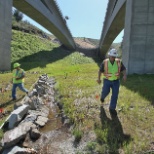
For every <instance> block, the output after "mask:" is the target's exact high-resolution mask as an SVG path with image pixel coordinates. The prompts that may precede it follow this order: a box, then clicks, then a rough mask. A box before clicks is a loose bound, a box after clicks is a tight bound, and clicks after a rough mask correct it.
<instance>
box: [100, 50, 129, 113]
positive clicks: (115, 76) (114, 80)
mask: <svg viewBox="0 0 154 154" xmlns="http://www.w3.org/2000/svg"><path fill="white" fill-rule="evenodd" d="M108 56H109V58H106V59H105V60H103V62H102V63H101V65H100V69H99V71H98V79H97V82H98V84H100V83H101V75H102V74H103V87H102V92H101V98H100V101H101V103H104V100H105V98H106V97H107V95H108V94H109V93H110V89H112V96H111V100H110V104H109V112H110V114H111V116H117V111H116V105H117V100H118V94H119V86H120V75H121V73H122V74H123V80H124V81H126V79H127V75H126V67H125V66H124V65H123V63H122V61H121V60H120V59H118V58H117V56H118V54H117V50H116V49H111V50H110V51H109V52H108Z"/></svg>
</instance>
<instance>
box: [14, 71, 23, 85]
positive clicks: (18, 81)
mask: <svg viewBox="0 0 154 154" xmlns="http://www.w3.org/2000/svg"><path fill="white" fill-rule="evenodd" d="M23 73H24V70H23V69H19V70H17V69H14V70H13V83H23V82H24V78H23V79H20V80H16V78H20V77H22V75H23Z"/></svg>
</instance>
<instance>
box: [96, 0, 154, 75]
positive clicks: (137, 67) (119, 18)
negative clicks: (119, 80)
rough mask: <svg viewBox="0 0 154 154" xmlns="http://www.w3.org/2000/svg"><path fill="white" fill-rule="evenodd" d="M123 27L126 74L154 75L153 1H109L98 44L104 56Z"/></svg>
mask: <svg viewBox="0 0 154 154" xmlns="http://www.w3.org/2000/svg"><path fill="white" fill-rule="evenodd" d="M122 29H124V40H123V48H122V60H123V63H124V64H125V66H126V67H127V73H128V74H133V73H137V74H144V73H152V74H154V0H109V2H108V7H107V11H106V17H105V21H104V26H103V30H102V34H101V38H100V43H99V47H100V54H101V56H102V57H104V55H105V54H106V52H107V51H108V49H109V48H110V46H111V44H112V42H113V41H114V39H115V38H116V37H117V35H118V34H119V33H120V32H121V30H122Z"/></svg>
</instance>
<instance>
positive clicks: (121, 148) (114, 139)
mask: <svg viewBox="0 0 154 154" xmlns="http://www.w3.org/2000/svg"><path fill="white" fill-rule="evenodd" d="M81 42H82V41H81ZM86 42H88V40H86ZM78 43H79V42H78ZM83 46H84V45H83ZM86 46H88V47H91V46H92V45H91V43H88V44H87V43H86ZM116 47H118V45H117V46H116ZM11 53H12V60H11V61H12V63H14V62H16V61H17V62H19V63H21V67H22V68H24V69H25V71H26V82H25V86H26V88H28V89H30V88H31V86H32V85H33V84H34V83H35V81H36V80H37V78H38V77H39V75H41V74H43V73H47V74H48V75H49V76H52V77H54V78H55V80H56V90H57V91H58V94H57V96H56V102H60V103H61V104H62V107H63V112H64V113H65V114H66V116H67V117H68V118H69V122H70V123H69V124H68V127H62V126H61V125H59V123H58V120H57V117H54V118H53V117H52V118H53V119H50V122H49V125H48V128H47V132H45V133H48V134H50V135H51V134H52V133H53V132H54V141H53V140H52V137H53V136H51V137H50V138H48V137H46V138H43V139H44V140H45V142H41V145H39V146H38V145H35V146H34V148H35V147H43V150H44V153H47V151H46V150H47V149H50V150H51V151H52V150H55V149H56V150H59V153H63V154H75V153H76V154H77V153H78V154H79V153H80V154H82V153H86V154H104V153H109V154H150V153H152V152H153V151H154V131H153V124H154V123H153V118H154V110H153V106H154V96H153V91H154V87H153V85H154V75H130V76H128V80H127V82H126V83H124V82H123V81H122V80H121V87H120V94H119V99H118V106H117V111H118V117H117V118H116V119H112V118H111V116H110V114H109V111H108V106H109V101H110V96H111V94H109V96H108V97H107V98H106V100H105V103H104V105H103V107H100V106H101V103H100V100H99V99H100V93H101V89H102V85H98V84H97V83H96V80H97V72H98V69H99V65H100V61H99V60H98V59H97V58H96V57H95V58H94V57H87V56H86V55H82V54H81V53H79V52H78V51H71V52H70V51H68V50H66V49H64V48H62V47H61V46H60V45H59V44H58V43H57V44H55V43H54V42H52V41H51V40H49V39H46V38H42V37H40V36H38V35H34V34H29V33H24V32H20V31H15V30H13V37H12V42H11ZM11 77H12V74H11V73H10V72H8V73H3V74H0V78H1V81H0V107H1V108H3V109H4V110H5V111H6V112H5V114H1V120H0V124H2V122H3V121H4V120H5V118H7V116H8V115H9V113H10V112H11V111H12V110H13V108H14V104H15V103H16V102H12V101H10V100H11V97H10V95H11V86H12V85H11V83H10V80H11ZM147 81H148V82H147ZM17 96H18V99H19V101H20V100H22V98H23V97H24V93H22V92H21V91H19V90H18V91H17ZM57 115H59V113H57ZM52 124H53V125H54V126H53V127H52V128H55V130H50V128H51V125H52ZM60 130H61V131H62V133H61V136H60V135H58V133H59V131H60ZM4 131H5V130H1V134H0V135H1V137H2V136H3V133H4ZM50 131H51V132H50ZM44 135H45V134H44ZM56 136H57V138H56ZM58 137H59V138H58ZM41 139H42V138H41ZM43 139H42V141H43ZM75 141H78V142H75ZM36 144H37V143H36ZM51 145H52V146H51ZM41 150H42V149H41ZM41 150H40V151H41ZM69 150H70V151H71V152H70V153H69ZM73 150H74V151H73ZM51 151H48V153H47V154H49V153H50V152H51ZM40 153H41V152H40Z"/></svg>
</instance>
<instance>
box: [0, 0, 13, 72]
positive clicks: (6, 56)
mask: <svg viewBox="0 0 154 154" xmlns="http://www.w3.org/2000/svg"><path fill="white" fill-rule="evenodd" d="M12 3H13V1H12V0H0V71H8V70H10V69H11V48H10V46H11V33H12V32H11V30H12Z"/></svg>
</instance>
